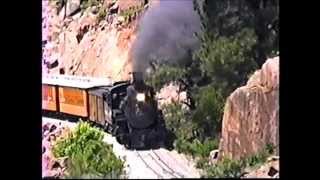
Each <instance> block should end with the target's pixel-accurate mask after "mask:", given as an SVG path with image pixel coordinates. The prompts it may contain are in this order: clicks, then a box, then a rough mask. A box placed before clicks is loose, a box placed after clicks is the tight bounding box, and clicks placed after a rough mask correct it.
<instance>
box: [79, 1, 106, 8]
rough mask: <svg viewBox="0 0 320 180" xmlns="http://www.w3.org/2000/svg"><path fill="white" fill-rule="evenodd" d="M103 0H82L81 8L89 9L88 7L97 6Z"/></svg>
mask: <svg viewBox="0 0 320 180" xmlns="http://www.w3.org/2000/svg"><path fill="white" fill-rule="evenodd" d="M102 2H103V1H101V0H81V4H80V8H81V9H82V10H84V9H87V8H88V7H92V6H97V5H99V4H100V3H102Z"/></svg>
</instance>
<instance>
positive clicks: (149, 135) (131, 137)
mask: <svg viewBox="0 0 320 180" xmlns="http://www.w3.org/2000/svg"><path fill="white" fill-rule="evenodd" d="M73 78H75V77H73V76H72V77H69V76H59V77H53V78H52V77H51V79H45V80H43V83H42V84H43V85H42V88H43V93H42V94H43V96H42V104H43V106H42V107H43V110H44V115H48V114H52V113H54V114H56V115H57V114H59V115H58V116H59V118H60V119H61V118H62V116H65V117H66V115H67V116H68V119H69V118H70V115H71V116H72V117H74V118H73V119H79V117H81V118H82V119H87V120H88V121H89V122H92V124H94V125H97V126H99V127H101V128H102V129H104V130H105V131H106V132H108V133H110V134H112V135H113V136H115V137H116V139H117V141H118V142H119V143H120V144H123V145H125V146H126V148H130V149H145V148H153V147H154V148H156V147H159V146H164V145H166V144H167V143H166V140H167V131H166V128H165V123H164V119H163V117H162V113H161V111H160V110H159V109H158V107H157V101H156V99H155V92H154V90H153V88H152V87H150V86H148V85H146V84H145V83H144V80H143V74H142V73H140V72H133V73H132V79H131V81H122V82H116V83H113V84H110V83H109V84H108V83H107V82H100V83H97V82H98V80H94V82H95V83H94V84H91V83H90V82H89V81H87V79H81V78H78V79H76V78H75V79H73ZM75 81H76V82H77V83H74V82H75ZM80 81H83V82H85V83H81V82H80ZM92 82H93V81H92ZM106 84H107V85H106Z"/></svg>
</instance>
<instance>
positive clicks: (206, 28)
mask: <svg viewBox="0 0 320 180" xmlns="http://www.w3.org/2000/svg"><path fill="white" fill-rule="evenodd" d="M194 4H195V9H196V10H197V11H198V14H199V15H200V18H201V23H202V30H203V31H202V32H203V34H201V35H200V38H201V40H202V42H206V41H208V40H213V39H215V36H216V37H227V38H230V37H232V36H234V35H235V34H237V32H240V31H241V30H242V29H246V28H247V29H251V30H253V31H254V34H256V35H257V44H256V45H255V47H254V48H253V49H252V52H253V54H252V57H254V58H255V61H256V62H257V63H258V65H259V66H261V64H262V63H263V62H264V61H265V60H266V58H267V57H268V56H272V55H274V54H275V52H276V51H278V48H279V45H278V43H279V0H239V1H232V0H216V1H210V0H194Z"/></svg>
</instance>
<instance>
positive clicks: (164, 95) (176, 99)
mask: <svg viewBox="0 0 320 180" xmlns="http://www.w3.org/2000/svg"><path fill="white" fill-rule="evenodd" d="M156 97H157V99H158V105H159V107H160V108H162V107H163V106H164V105H168V104H171V103H180V104H182V105H183V106H182V107H183V108H186V109H188V107H187V105H186V104H190V99H189V98H188V96H187V92H186V91H181V90H180V88H179V84H177V83H172V82H171V83H170V84H167V85H165V86H164V87H163V88H161V89H160V91H159V92H158V93H157V94H156Z"/></svg>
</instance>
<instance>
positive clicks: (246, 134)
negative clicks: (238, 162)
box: [219, 57, 279, 159]
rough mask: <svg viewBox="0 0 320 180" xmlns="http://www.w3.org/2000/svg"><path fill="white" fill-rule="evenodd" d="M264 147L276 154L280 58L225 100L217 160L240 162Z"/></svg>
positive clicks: (270, 62)
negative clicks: (272, 148) (225, 158)
mask: <svg viewBox="0 0 320 180" xmlns="http://www.w3.org/2000/svg"><path fill="white" fill-rule="evenodd" d="M267 144H273V145H274V146H275V147H276V150H275V151H276V154H278V152H279V148H278V147H279V146H278V145H279V57H275V58H272V59H268V60H267V61H266V62H265V63H264V65H263V66H262V69H261V70H258V71H257V72H255V73H254V74H253V75H252V76H251V77H250V79H249V81H248V83H247V84H246V85H245V86H243V87H240V88H238V89H236V90H235V91H234V92H233V93H232V94H231V95H230V96H229V97H228V98H227V102H226V105H225V109H224V116H223V121H222V136H221V140H220V146H219V148H220V150H221V151H220V152H221V153H220V155H219V159H221V157H224V156H229V157H230V158H233V159H240V158H241V157H247V156H251V155H254V154H256V153H258V152H260V151H261V150H263V149H264V148H265V147H266V145H267Z"/></svg>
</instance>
